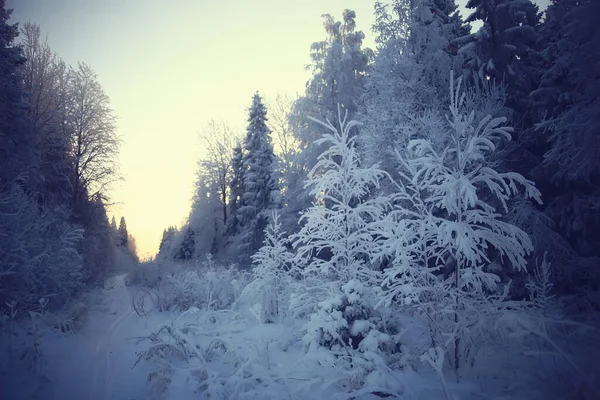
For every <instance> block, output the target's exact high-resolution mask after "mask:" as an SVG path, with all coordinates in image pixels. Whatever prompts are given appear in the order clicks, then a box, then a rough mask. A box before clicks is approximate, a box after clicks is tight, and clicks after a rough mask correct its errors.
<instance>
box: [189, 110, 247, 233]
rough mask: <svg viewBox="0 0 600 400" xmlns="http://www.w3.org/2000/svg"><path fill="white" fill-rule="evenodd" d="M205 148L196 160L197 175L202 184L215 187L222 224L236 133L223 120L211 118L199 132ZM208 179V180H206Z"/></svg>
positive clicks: (225, 218) (225, 213)
mask: <svg viewBox="0 0 600 400" xmlns="http://www.w3.org/2000/svg"><path fill="white" fill-rule="evenodd" d="M200 140H201V141H202V143H203V145H204V149H205V154H204V157H202V158H201V159H200V161H198V169H199V173H198V175H199V176H204V177H205V178H204V179H203V182H204V184H208V185H209V187H216V189H217V193H215V194H216V195H217V196H218V198H219V202H220V203H221V207H222V215H223V224H225V223H227V196H228V194H229V181H230V179H231V157H232V154H233V153H232V151H233V147H234V145H235V143H236V141H237V140H238V137H237V135H236V134H235V133H234V132H233V130H232V129H231V128H230V127H229V126H228V125H227V124H226V123H225V122H217V121H215V120H211V121H209V122H208V124H207V125H206V126H205V127H204V128H203V130H202V131H201V132H200ZM206 179H208V180H209V181H210V182H206Z"/></svg>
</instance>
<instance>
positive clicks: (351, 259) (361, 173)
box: [292, 113, 388, 351]
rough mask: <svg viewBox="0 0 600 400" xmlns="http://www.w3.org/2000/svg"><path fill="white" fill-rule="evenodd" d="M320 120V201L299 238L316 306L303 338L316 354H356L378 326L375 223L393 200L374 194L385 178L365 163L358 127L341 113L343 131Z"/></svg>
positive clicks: (315, 179) (315, 181)
mask: <svg viewBox="0 0 600 400" xmlns="http://www.w3.org/2000/svg"><path fill="white" fill-rule="evenodd" d="M346 116H347V113H346ZM315 121H316V122H318V123H320V124H322V125H323V126H324V127H326V128H327V129H328V130H329V131H330V133H327V134H325V135H323V137H322V138H321V139H320V140H319V141H320V143H319V144H328V145H329V147H328V149H327V150H326V151H324V152H323V153H322V154H321V155H320V156H319V159H318V161H317V164H316V165H315V166H314V168H313V169H312V170H311V172H310V173H309V175H308V180H307V182H306V186H307V187H310V188H311V194H312V195H313V196H314V197H315V201H314V203H313V206H312V207H311V208H309V209H308V210H307V211H305V213H304V214H303V215H302V217H301V218H300V220H301V222H302V223H304V225H303V227H302V229H301V230H300V232H299V233H298V234H296V235H294V236H293V240H294V246H295V247H296V248H297V255H296V256H297V258H298V260H299V261H298V262H299V263H300V264H302V265H303V268H302V275H303V278H304V281H305V283H306V285H307V286H308V287H309V293H310V297H312V298H311V299H310V300H309V301H310V302H312V304H313V305H314V308H313V311H312V313H311V314H312V315H311V317H310V319H311V321H310V322H309V323H307V324H306V326H305V331H306V335H305V338H304V339H305V343H306V345H307V347H308V348H309V349H314V348H318V347H320V346H325V347H327V348H330V349H332V350H338V351H339V350H341V349H346V350H348V349H351V348H354V349H356V348H359V346H360V343H361V341H362V340H363V339H364V338H365V337H366V336H367V335H368V334H369V332H370V331H371V330H373V329H375V324H374V323H373V320H372V317H373V309H372V306H373V305H374V304H373V303H371V301H372V300H373V297H372V296H373V292H372V290H373V288H374V287H375V286H376V285H377V272H376V271H374V270H373V269H372V268H371V263H372V261H374V255H375V254H376V253H377V248H378V246H379V243H378V238H377V236H376V235H375V226H376V225H377V224H378V223H379V222H380V220H381V218H382V215H383V213H384V212H385V211H386V207H387V204H388V203H387V199H386V198H384V197H380V196H371V195H372V193H373V191H374V190H376V189H377V188H378V187H379V182H380V180H381V179H382V178H383V177H384V176H385V173H384V172H383V171H381V170H380V169H378V168H377V166H372V167H369V168H364V167H361V166H360V163H359V158H358V154H357V152H356V148H355V140H354V137H353V136H352V134H351V130H352V128H354V127H356V126H357V125H359V123H358V122H356V121H350V122H347V121H346V118H343V119H342V117H341V113H340V117H339V119H338V121H337V124H338V126H340V127H341V128H342V130H341V131H339V132H338V130H337V129H336V127H335V126H334V125H333V124H331V123H330V122H329V121H327V123H323V122H320V121H318V120H315ZM306 294H307V293H306V292H305V293H302V292H300V293H297V294H295V296H296V298H295V301H296V302H298V300H300V301H302V302H303V301H306V300H308V298H307V297H306ZM315 301H316V302H317V304H315ZM292 307H293V304H292ZM309 313H310V311H309Z"/></svg>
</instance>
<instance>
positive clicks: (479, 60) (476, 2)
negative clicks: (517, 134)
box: [460, 0, 541, 112]
mask: <svg viewBox="0 0 600 400" xmlns="http://www.w3.org/2000/svg"><path fill="white" fill-rule="evenodd" d="M467 8H472V9H474V11H473V12H472V13H471V15H469V17H467V20H466V21H467V22H475V21H477V20H480V21H482V22H483V26H482V27H481V28H480V29H479V30H478V31H477V32H475V33H473V34H471V35H469V36H468V37H467V38H465V39H466V44H465V42H464V41H463V46H462V48H461V49H460V52H461V53H462V54H463V55H464V56H466V57H467V61H466V66H467V68H468V70H470V71H472V72H473V73H474V74H476V75H477V76H478V77H479V79H480V80H485V79H488V78H489V79H491V80H493V81H495V82H497V83H503V84H504V85H506V86H507V94H508V106H509V107H510V108H512V109H513V110H516V111H518V112H524V111H525V110H524V108H525V107H526V106H527V104H528V102H527V96H528V94H529V92H530V91H531V90H532V89H533V88H534V86H535V81H536V76H535V68H534V67H533V65H534V61H533V58H534V54H535V50H536V46H537V45H536V43H537V42H538V40H539V35H538V33H537V26H538V24H539V21H540V15H541V14H540V13H539V11H538V7H537V6H536V5H535V4H533V3H532V2H531V1H530V0H469V1H468V2H467ZM471 82H472V80H471Z"/></svg>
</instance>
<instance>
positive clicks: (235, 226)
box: [225, 144, 244, 238]
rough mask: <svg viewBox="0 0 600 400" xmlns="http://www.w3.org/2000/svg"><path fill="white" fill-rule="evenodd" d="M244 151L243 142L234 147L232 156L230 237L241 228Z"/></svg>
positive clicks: (228, 231)
mask: <svg viewBox="0 0 600 400" xmlns="http://www.w3.org/2000/svg"><path fill="white" fill-rule="evenodd" d="M243 161H244V153H243V150H242V146H241V144H237V145H236V146H235V147H234V148H233V154H232V156H231V180H230V182H229V199H228V209H229V218H228V220H227V225H226V228H225V235H226V236H227V237H228V238H231V237H233V236H234V235H236V234H237V233H238V231H239V228H240V218H239V215H238V209H239V208H240V205H241V201H242V195H243V194H244V187H243V183H244V162H243Z"/></svg>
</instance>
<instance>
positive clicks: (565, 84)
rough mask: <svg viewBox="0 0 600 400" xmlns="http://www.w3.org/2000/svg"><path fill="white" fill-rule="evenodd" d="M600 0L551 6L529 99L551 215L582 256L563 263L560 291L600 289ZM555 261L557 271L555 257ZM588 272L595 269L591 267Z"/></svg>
mask: <svg viewBox="0 0 600 400" xmlns="http://www.w3.org/2000/svg"><path fill="white" fill-rule="evenodd" d="M598 12H600V3H599V2H598V1H590V0H586V1H575V0H561V1H553V2H552V3H551V5H550V6H549V7H548V9H547V11H546V17H545V20H544V22H543V24H542V27H541V28H540V35H541V37H542V40H541V43H542V46H541V47H542V48H541V50H540V51H539V54H538V59H539V61H540V67H541V69H542V71H543V73H542V75H541V79H540V84H539V87H538V88H536V89H535V90H534V91H533V92H532V93H531V98H532V99H533V100H534V101H535V104H534V109H535V110H536V111H537V113H538V116H539V118H540V122H539V123H538V125H537V127H536V128H537V131H536V134H537V135H538V137H539V140H540V141H543V142H544V145H545V146H544V147H543V150H544V151H545V154H544V156H543V162H542V163H541V165H540V166H539V167H538V168H537V169H536V170H535V171H534V173H535V177H536V179H537V180H539V181H540V182H542V183H544V185H545V187H546V191H545V193H544V194H545V196H546V198H547V199H548V200H547V201H546V203H547V204H548V207H547V208H546V213H547V215H548V216H549V217H550V218H551V219H552V220H553V221H554V223H555V224H556V228H557V231H558V232H559V233H560V234H561V235H562V236H563V237H564V238H565V239H566V240H567V241H568V243H569V244H570V245H571V246H572V247H573V248H574V249H575V251H576V253H577V255H578V256H580V257H584V258H588V257H589V258H590V261H585V260H582V259H571V260H564V261H562V263H561V264H564V265H565V266H569V268H564V269H563V268H561V269H560V272H561V274H563V273H564V274H566V275H567V277H565V276H558V274H557V276H556V278H557V279H558V281H557V284H558V283H559V282H560V286H558V285H557V287H560V290H562V291H569V292H570V291H572V290H581V288H582V287H585V286H587V285H597V284H598V282H600V276H599V275H598V273H597V272H596V271H597V269H596V268H594V267H593V266H594V265H595V261H591V259H592V257H600V240H599V237H598V235H596V234H595V233H594V232H598V230H599V229H600V215H599V213H598V204H600V191H599V190H598V187H599V185H600V73H599V72H598V71H599V69H598V65H599V64H600V52H598V49H597V46H598V41H599V40H600V26H599V25H598V23H597V21H596V15H597V14H598ZM549 260H550V261H552V263H553V264H554V265H558V263H557V262H556V261H555V260H554V252H553V251H552V249H550V253H549ZM584 265H589V267H587V268H585V267H584Z"/></svg>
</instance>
